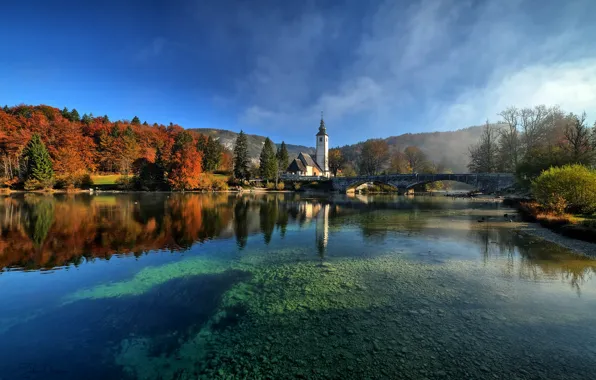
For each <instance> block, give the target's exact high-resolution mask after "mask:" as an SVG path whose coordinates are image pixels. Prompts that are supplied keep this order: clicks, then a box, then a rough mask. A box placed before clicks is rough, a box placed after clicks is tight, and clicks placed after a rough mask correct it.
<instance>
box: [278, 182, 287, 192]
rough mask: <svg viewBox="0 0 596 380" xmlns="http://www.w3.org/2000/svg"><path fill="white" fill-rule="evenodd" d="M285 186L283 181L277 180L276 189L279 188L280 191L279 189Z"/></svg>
mask: <svg viewBox="0 0 596 380" xmlns="http://www.w3.org/2000/svg"><path fill="white" fill-rule="evenodd" d="M285 186H286V185H284V183H283V182H279V183H278V184H277V190H280V191H281V190H283V189H284V187H285Z"/></svg>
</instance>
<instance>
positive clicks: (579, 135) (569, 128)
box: [563, 112, 594, 165]
mask: <svg viewBox="0 0 596 380" xmlns="http://www.w3.org/2000/svg"><path fill="white" fill-rule="evenodd" d="M567 119H568V122H567V125H566V126H565V140H564V145H563V149H565V151H566V152H568V154H569V159H570V160H571V162H572V163H574V164H582V165H590V164H592V162H593V160H594V145H593V144H594V142H593V141H592V139H593V132H592V131H591V130H590V128H589V127H588V126H587V125H586V113H585V112H584V113H583V114H582V115H581V116H577V115H574V114H570V115H569V116H568V117H567Z"/></svg>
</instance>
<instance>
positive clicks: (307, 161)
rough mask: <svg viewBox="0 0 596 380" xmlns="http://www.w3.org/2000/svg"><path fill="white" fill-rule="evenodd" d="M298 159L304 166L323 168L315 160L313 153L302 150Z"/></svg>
mask: <svg viewBox="0 0 596 380" xmlns="http://www.w3.org/2000/svg"><path fill="white" fill-rule="evenodd" d="M298 159H299V160H301V161H302V163H303V164H304V166H312V167H315V168H317V169H319V170H321V168H320V167H319V165H318V164H317V162H316V161H315V160H313V159H312V157H311V155H310V154H308V153H304V152H300V154H299V155H298Z"/></svg>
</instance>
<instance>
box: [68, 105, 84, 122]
mask: <svg viewBox="0 0 596 380" xmlns="http://www.w3.org/2000/svg"><path fill="white" fill-rule="evenodd" d="M69 119H70V121H79V120H81V116H79V112H78V111H77V110H76V109H75V108H73V109H72V111H70V118H69Z"/></svg>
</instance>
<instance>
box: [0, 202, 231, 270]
mask: <svg viewBox="0 0 596 380" xmlns="http://www.w3.org/2000/svg"><path fill="white" fill-rule="evenodd" d="M0 216H2V218H0V231H1V232H0V267H7V266H16V267H27V268H44V267H47V268H49V267H53V266H61V265H66V264H69V263H72V264H75V265H77V264H78V263H80V262H81V261H82V258H83V257H85V258H87V259H93V258H104V259H109V258H110V257H111V256H112V255H113V254H135V255H141V254H143V253H146V252H148V251H151V250H156V249H170V250H173V251H176V250H181V249H186V248H188V247H190V246H191V245H192V244H194V243H195V242H197V241H203V240H205V239H209V238H212V237H215V236H218V235H219V234H220V233H221V231H222V230H223V229H224V228H226V227H227V226H228V225H229V224H230V222H231V219H232V216H233V210H232V209H231V208H230V206H229V203H228V198H227V196H226V195H217V196H208V195H199V194H187V195H183V194H171V195H165V194H149V195H147V196H143V195H139V194H135V195H118V196H90V195H88V194H81V195H75V196H72V195H70V196H56V197H53V196H39V195H35V194H27V195H26V196H25V197H22V196H15V197H7V198H4V199H3V202H2V203H0Z"/></svg>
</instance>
